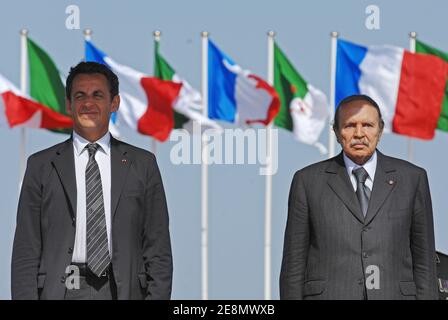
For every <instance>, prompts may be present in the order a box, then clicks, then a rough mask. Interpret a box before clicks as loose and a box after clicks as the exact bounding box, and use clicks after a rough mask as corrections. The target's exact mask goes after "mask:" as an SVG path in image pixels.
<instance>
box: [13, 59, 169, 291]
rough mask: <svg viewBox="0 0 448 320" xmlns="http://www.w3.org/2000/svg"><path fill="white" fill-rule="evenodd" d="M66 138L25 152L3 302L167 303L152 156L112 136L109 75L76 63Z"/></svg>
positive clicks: (115, 101) (114, 85) (159, 195)
mask: <svg viewBox="0 0 448 320" xmlns="http://www.w3.org/2000/svg"><path fill="white" fill-rule="evenodd" d="M66 96H67V110H68V113H69V114H70V115H71V117H72V119H73V134H72V136H71V138H70V139H68V140H67V141H65V142H62V143H60V144H57V145H55V146H53V147H51V148H48V149H46V150H43V151H40V152H38V153H36V154H33V155H32V156H30V157H29V159H28V164H27V169H26V173H25V177H24V180H23V184H22V191H21V194H20V200H19V206H18V212H17V227H16V233H15V238H14V246H13V255H12V281H11V282H12V298H13V299H145V298H146V299H170V295H171V284H172V271H173V267H172V256H171V244H170V235H169V227H168V210H167V205H166V199H165V193H164V188H163V184H162V179H161V176H160V172H159V169H158V166H157V163H156V159H155V157H154V155H153V154H152V153H150V152H148V151H145V150H143V149H139V148H137V147H134V146H131V145H129V144H126V143H123V142H120V141H118V140H116V139H114V138H113V137H112V136H111V135H110V133H109V129H108V125H109V118H110V115H111V112H114V111H117V110H118V107H119V104H120V97H119V94H118V78H117V76H116V75H115V74H114V73H113V72H112V71H111V70H109V68H107V67H106V66H104V65H101V64H98V63H94V62H81V63H79V64H78V65H77V66H75V67H74V68H72V69H71V71H70V74H69V76H68V78H67V84H66Z"/></svg>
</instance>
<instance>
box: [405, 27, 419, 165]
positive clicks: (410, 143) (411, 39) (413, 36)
mask: <svg viewBox="0 0 448 320" xmlns="http://www.w3.org/2000/svg"><path fill="white" fill-rule="evenodd" d="M416 38H417V32H410V33H409V51H410V52H412V53H415V39H416ZM407 140H408V161H411V162H412V160H413V156H414V140H413V139H412V138H411V137H408V138H407Z"/></svg>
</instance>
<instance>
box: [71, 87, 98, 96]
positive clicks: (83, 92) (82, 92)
mask: <svg viewBox="0 0 448 320" xmlns="http://www.w3.org/2000/svg"><path fill="white" fill-rule="evenodd" d="M97 93H102V94H104V91H103V90H101V89H98V90H95V91H93V94H97ZM79 94H82V95H86V94H87V93H86V92H85V91H82V90H79V91H76V92H74V93H73V95H74V96H76V95H79Z"/></svg>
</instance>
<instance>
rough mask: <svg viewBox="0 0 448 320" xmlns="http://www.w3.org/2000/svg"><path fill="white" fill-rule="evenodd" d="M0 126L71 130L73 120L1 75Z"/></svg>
mask: <svg viewBox="0 0 448 320" xmlns="http://www.w3.org/2000/svg"><path fill="white" fill-rule="evenodd" d="M0 124H2V125H8V126H9V127H10V128H11V127H15V126H22V127H28V128H46V129H56V128H71V127H72V120H71V118H70V117H68V116H65V115H62V114H60V113H58V112H56V111H54V110H52V109H51V108H49V107H48V106H45V105H43V104H41V103H39V102H37V101H35V100H34V99H32V98H31V97H28V96H27V95H25V94H23V93H22V92H21V91H20V90H19V89H18V88H17V87H16V86H14V85H13V84H12V83H11V82H10V81H9V80H8V79H6V78H5V77H4V76H2V75H1V74H0Z"/></svg>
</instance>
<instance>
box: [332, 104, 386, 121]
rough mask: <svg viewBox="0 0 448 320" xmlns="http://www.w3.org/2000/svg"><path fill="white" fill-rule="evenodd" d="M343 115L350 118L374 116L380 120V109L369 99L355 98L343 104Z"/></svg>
mask: <svg viewBox="0 0 448 320" xmlns="http://www.w3.org/2000/svg"><path fill="white" fill-rule="evenodd" d="M340 113H341V116H343V117H344V118H346V119H350V118H372V119H371V120H378V115H379V114H378V110H377V109H376V108H375V107H374V106H372V104H370V103H369V102H367V101H363V100H355V101H350V102H349V103H347V104H346V105H343V106H342V109H341V110H340Z"/></svg>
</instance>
